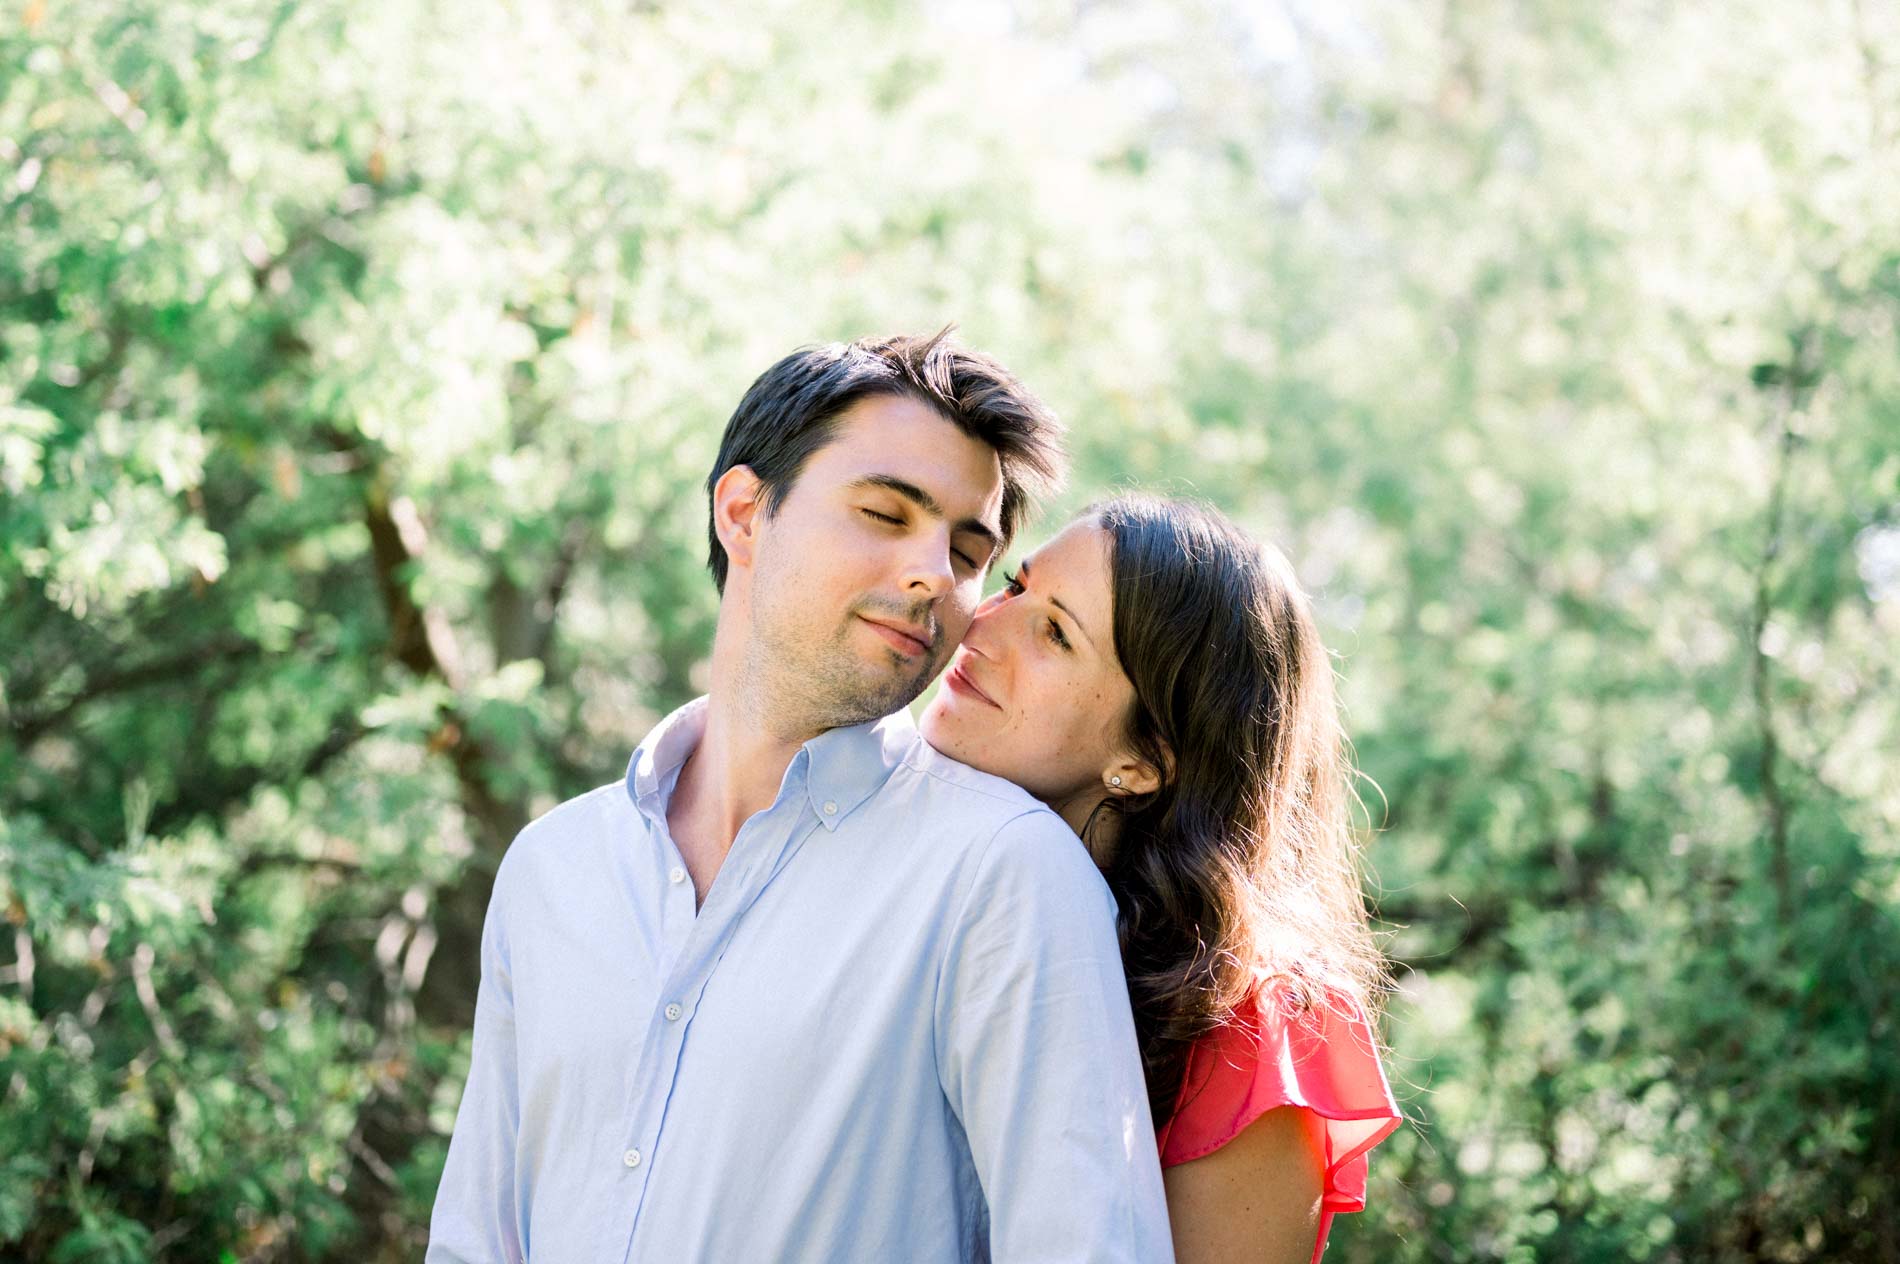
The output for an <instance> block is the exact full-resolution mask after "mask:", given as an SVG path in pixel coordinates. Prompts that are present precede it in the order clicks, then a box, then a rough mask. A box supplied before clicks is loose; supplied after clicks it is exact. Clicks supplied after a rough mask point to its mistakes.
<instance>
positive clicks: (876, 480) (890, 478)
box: [851, 474, 1003, 558]
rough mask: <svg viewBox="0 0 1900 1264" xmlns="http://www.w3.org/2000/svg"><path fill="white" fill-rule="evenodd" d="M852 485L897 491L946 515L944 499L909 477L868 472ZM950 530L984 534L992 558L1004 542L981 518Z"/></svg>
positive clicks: (923, 507)
mask: <svg viewBox="0 0 1900 1264" xmlns="http://www.w3.org/2000/svg"><path fill="white" fill-rule="evenodd" d="M851 486H853V487H858V488H863V487H877V488H882V489H883V490H884V491H887V492H896V493H897V494H898V495H899V496H902V497H903V498H904V499H905V500H908V501H910V502H911V503H912V504H914V505H916V506H917V507H918V508H919V509H921V510H923V511H924V512H925V513H927V514H929V515H930V516H931V517H933V518H942V517H944V512H943V502H942V501H940V500H938V499H937V498H936V497H935V496H932V495H931V494H930V493H929V492H927V491H925V490H924V489H923V488H921V487H919V486H917V484H915V483H913V482H911V481H909V480H908V479H902V478H898V477H897V476H896V475H895V474H866V475H865V476H864V477H863V478H860V479H858V480H857V481H856V482H854V483H852V484H851ZM950 532H951V534H952V535H960V534H968V535H976V536H982V537H983V540H984V542H985V543H986V544H988V545H989V549H990V557H991V558H994V557H995V556H996V550H997V548H998V547H999V546H1001V544H1002V543H1003V537H1002V535H1001V534H1000V533H999V532H998V531H997V530H996V528H995V527H992V526H990V525H989V524H988V523H987V522H984V521H983V520H982V519H981V518H965V519H964V520H963V521H961V522H959V523H957V524H956V525H955V526H953V527H951V528H950Z"/></svg>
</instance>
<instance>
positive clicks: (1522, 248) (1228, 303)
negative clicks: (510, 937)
mask: <svg viewBox="0 0 1900 1264" xmlns="http://www.w3.org/2000/svg"><path fill="white" fill-rule="evenodd" d="M986 21H987V22H988V24H989V25H988V26H987V27H986V26H985V25H984V23H985V22H986ZM1896 127H1900V19H1897V18H1896V16H1895V14H1894V13H1893V11H1892V10H1891V8H1890V7H1886V6H1879V5H1875V4H1871V3H1866V2H1865V0H1862V2H1860V3H1847V4H1841V5H1835V6H1831V7H1826V8H1823V9H1802V10H1795V9H1789V8H1787V7H1785V6H1771V5H1766V4H1761V3H1748V4H1744V5H1739V6H1737V5H1726V6H1720V7H1716V6H1680V7H1673V8H1668V9H1658V8H1656V7H1654V6H1650V5H1644V4H1638V3H1635V2H1634V0H1630V2H1629V3H1623V2H1621V0H1619V2H1618V3H1613V4H1609V5H1603V6H1595V7H1582V8H1579V7H1577V6H1572V5H1565V4H1560V3H1556V2H1555V0H1520V2H1518V3H1509V4H1506V3H1502V2H1488V0H1487V2H1480V0H1448V3H1446V4H1445V5H1443V6H1439V7H1433V8H1430V9H1421V8H1419V7H1417V6H1413V5H1409V4H1398V3H1391V2H1389V0H1369V2H1368V3H1363V4H1361V5H1358V6H1354V7H1351V8H1339V7H1336V6H1328V5H1319V4H1311V3H1303V2H1298V3H1296V2H1289V3H1287V4H1284V5H1281V6H1241V5H1229V4H1224V3H1215V2H1214V0H1207V2H1205V3H1201V2H1195V3H1186V4H1183V3H1172V2H1171V3H1160V2H1159V0H1155V2H1153V3H1118V4H1111V5H1090V6H1085V7H1081V8H1079V9H1077V8H1071V7H1068V6H1053V5H1050V6H1035V5H1025V6H1023V7H1020V8H1017V9H1014V10H1010V9H1005V8H1000V7H997V8H991V7H966V6H951V5H942V6H937V5H925V6H922V7H912V6H908V5H891V4H888V3H845V2H844V0H827V2H820V3H810V4H801V5H799V6H796V7H792V6H778V7H767V8H764V9H761V10H760V11H758V12H756V13H748V15H747V19H746V20H745V21H744V22H736V21H733V20H732V19H731V17H730V15H718V14H695V13H692V12H688V11H686V10H682V9H679V8H677V7H674V6H657V5H639V6H626V5H617V4H608V3H571V4H564V5H561V6H558V7H555V8H546V9H541V8H533V7H529V6H491V7H479V6H478V7H474V8H469V7H466V6H465V7H462V8H457V9H454V10H452V11H451V10H449V9H447V8H445V7H443V6H440V5H437V4H433V3H427V2H426V0H405V2H402V3H385V4H380V5H374V6H372V5H368V4H362V3H354V2H351V0H310V2H307V3H301V4H293V3H288V2H284V0H274V2H264V0H225V2H223V3H220V4H218V5H216V6H176V5H160V4H155V3H150V2H148V0H129V2H128V0H118V2H117V3H111V4H108V3H104V0H68V2H66V3H61V4H57V5H55V4H50V3H43V2H41V0H33V2H32V3H28V4H26V5H25V6H24V7H23V8H19V9H17V10H15V11H13V12H11V13H9V14H7V15H0V223H3V224H4V225H5V231H4V234H0V593H3V594H4V600H0V646H3V647H4V653H3V657H0V813H3V814H4V815H0V909H4V912H5V917H6V920H7V924H8V931H7V933H6V934H0V1112H3V1113H0V1252H16V1253H20V1254H24V1255H25V1256H26V1257H28V1258H47V1259H58V1260H72V1261H79V1260H101V1261H104V1260H139V1259H177V1260H186V1259H192V1260H195V1259H204V1258H216V1257H229V1258H232V1259H245V1260H251V1259H255V1260H265V1259H292V1258H295V1259H321V1258H353V1259H354V1258H364V1257H370V1258H386V1259H391V1260H394V1259H409V1258H414V1257H415V1255H416V1254H417V1253H418V1251H419V1248H420V1245H421V1242H422V1240H423V1237H424V1234H425V1228H426V1218H427V1210H428V1207H429V1204H430V1201H431V1199H432V1197H433V1192H434V1185H435V1180H436V1176H437V1173H438V1172H439V1169H440V1164H441V1159H442V1154H443V1150H444V1147H445V1145H446V1136H447V1131H448V1128H449V1125H450V1123H451V1122H452V1120H453V1114H454V1108H455V1104H456V1101H457V1097H458V1094H459V1090H460V1079H461V1075H462V1073H463V1068H464V1066H465V1061H466V1036H467V1027H468V1019H469V1014H470V1010H471V1007H472V1000H473V988H474V983H475V976H474V973H473V970H474V962H475V954H474V952H473V951H472V944H473V942H474V939H475V937H476V935H477V934H478V933H479V929H480V921H481V915H482V910H483V908H484V906H485V901H486V895H487V890H488V883H489V878H490V875H492V872H493V868H494V864H495V862H496V861H497V860H498V858H499V856H500V854H501V851H502V850H503V848H504V847H505V846H506V844H507V842H508V840H509V839H510V838H511V837H512V835H513V833H514V831H515V830H516V829H517V828H518V827H519V826H520V824H521V823H522V822H524V821H525V820H527V819H528V818H529V817H531V816H532V815H533V814H535V813H537V812H538V811H540V810H543V809H544V808H545V807H547V806H549V805H551V804H552V803H554V802H556V801H558V800H559V799H560V798H562V797H565V796H567V795H570V794H573V793H577V792H579V791H580V790H583V789H585V788H587V787H589V786H591V785H594V784H598V783H600V782H603V781H606V780H610V779H612V778H613V777H615V776H617V775H618V773H619V771H620V768H621V766H622V765H623V763H624V760H625V758H626V756H627V752H628V751H629V750H630V748H631V746H632V745H633V743H634V742H635V741H636V740H637V739H638V737H639V735H640V734H641V733H642V732H643V731H644V730H645V728H646V727H647V725H648V724H649V723H650V722H651V721H652V720H653V719H654V718H656V717H657V716H658V715H659V714H662V713H663V712H664V711H665V710H666V709H668V708H670V707H672V706H673V705H675V704H676V703H678V702H679V701H681V700H683V699H684V698H686V697H688V696H690V695H691V694H692V693H693V692H694V691H695V682H696V680H697V679H698V678H699V677H698V672H699V669H700V662H701V659H702V657H703V654H704V651H705V647H706V643H707V638H708V634H709V630H710V626H711V616H712V613H713V601H712V593H711V587H710V584H709V583H708V582H707V581H706V579H705V577H704V572H703V570H702V569H701V558H702V556H703V533H704V527H703V521H704V520H703V500H702V493H701V490H700V483H701V480H702V479H703V477H704V471H705V468H706V466H707V465H708V463H709V462H710V460H711V456H712V452H713V449H714V446H715V444H716V439H717V434H718V430H719V427H720V425H721V423H722V422H723V419H724V416H725V414H726V413H727V411H729V409H730V407H731V405H732V404H733V403H734V402H735V401H736V400H737V398H738V396H739V394H740V393H741V392H742V391H743V389H744V387H745V385H746V383H747V382H749V380H750V379H751V377H752V376H753V375H754V374H755V373H757V372H758V371H759V370H760V369H762V368H763V367H765V366H766V365H767V364H769V363H770V362H771V361H772V360H773V359H775V358H776V357H777V356H779V355H780V354H782V353H783V352H784V351H786V350H788V349H790V348H791V347H792V346H794V345H797V344H798V343H801V342H805V341H809V340H812V339H815V338H823V337H833V336H851V335H855V334H857V333H860V332H864V331H866V330H873V329H896V328H904V329H924V328H932V327H935V326H936V325H938V324H940V323H941V322H942V321H944V320H945V319H949V318H956V319H959V320H961V321H962V322H963V324H964V330H965V334H966V336H967V337H968V338H969V339H970V340H971V341H973V342H975V343H977V344H978V345H982V346H985V347H987V348H990V349H993V350H995V351H997V352H998V353H999V354H1001V355H1002V356H1003V357H1004V358H1005V359H1006V360H1007V361H1008V362H1010V363H1011V364H1012V365H1013V366H1015V367H1017V368H1018V369H1019V370H1020V371H1021V372H1023V373H1024V375H1025V376H1026V377H1027V378H1029V380H1031V381H1032V382H1033V383H1035V384H1037V385H1038V386H1039V387H1040V388H1041V389H1042V390H1043V391H1044V392H1045V393H1046V394H1048V395H1049V397H1050V398H1051V399H1052V401H1054V402H1055V403H1056V404H1057V405H1058V407H1059V408H1060V409H1061V410H1062V411H1063V412H1065V413H1066V414H1067V415H1068V416H1069V417H1070V419H1071V422H1072V424H1073V425H1074V426H1075V433H1074V440H1075V444H1074V446H1075V448H1076V452H1077V456H1078V466H1079V468H1078V477H1077V480H1076V482H1077V486H1076V488H1075V491H1074V493H1073V500H1074V501H1075V502H1077V503H1079V502H1080V501H1082V500H1085V499H1087V498H1088V497H1089V496H1090V495H1092V494H1094V493H1095V492H1097V491H1099V489H1100V488H1101V487H1102V486H1103V485H1105V484H1109V483H1113V482H1116V481H1120V480H1124V479H1137V480H1141V481H1144V482H1148V483H1152V484H1156V485H1159V486H1162V487H1172V488H1176V489H1180V490H1192V491H1198V492H1199V493H1201V494H1204V495H1207V496H1210V497H1212V498H1214V499H1216V500H1218V501H1220V502H1221V503H1223V504H1225V505H1226V506H1227V507H1229V508H1230V509H1232V510H1233V511H1234V512H1236V514H1238V515H1239V516H1240V517H1241V518H1242V519H1243V520H1244V521H1247V522H1249V523H1250V524H1252V525H1253V526H1255V527H1257V528H1259V529H1260V530H1262V531H1263V533H1266V534H1270V535H1272V536H1274V537H1276V538H1277V539H1279V540H1280V541H1281V542H1282V543H1283V544H1285V545H1286V546H1287V547H1288V548H1289V551H1290V552H1291V553H1292V554H1293V556H1294V558H1295V560H1296V562H1297V563H1298V564H1299V566H1300V568H1301V571H1302V573H1303V574H1304V575H1305V577H1306V578H1307V580H1308V582H1309V584H1310V585H1311V586H1312V587H1314V589H1315V590H1316V592H1317V594H1318V596H1319V599H1320V602H1321V606H1322V609H1323V611H1324V613H1325V616H1326V618H1327V621H1328V624H1329V632H1330V635H1331V637H1332V639H1333V641H1334V643H1335V644H1336V645H1337V646H1338V648H1340V649H1341V650H1342V651H1343V652H1344V664H1343V666H1344V673H1345V677H1346V684H1347V694H1348V698H1349V700H1350V701H1351V704H1352V708H1353V710H1352V715H1351V717H1350V723H1351V727H1352V729H1353V732H1354V733H1355V735H1356V737H1357V740H1358V746H1359V753H1360V757H1361V760H1362V762H1363V764H1364V765H1365V767H1366V769H1367V771H1368V772H1369V773H1370V774H1371V776H1372V777H1373V778H1374V779H1375V780H1376V781H1377V782H1378V784H1379V786H1380V787H1381V789H1382V791H1383V795H1384V802H1383V805H1381V800H1380V798H1379V797H1378V796H1376V795H1369V798H1370V799H1371V801H1372V803H1373V804H1374V810H1373V816H1374V817H1375V819H1377V820H1379V821H1380V822H1381V823H1382V824H1383V825H1384V826H1385V829H1384V832H1383V834H1382V835H1381V837H1380V838H1379V840H1378V842H1377V845H1376V846H1375V847H1374V849H1373V852H1372V856H1373V860H1374V863H1375V867H1376V869H1377V882H1376V884H1375V890H1374V894H1375V896H1377V897H1378V898H1379V899H1380V901H1381V904H1382V907H1383V910H1384V913H1385V916H1386V917H1387V918H1388V919H1389V920H1390V921H1391V922H1392V923H1393V924H1394V926H1395V927H1396V929H1395V935H1394V939H1393V950H1394V953H1395V955H1396V957H1397V958H1398V960H1399V962H1400V964H1401V966H1402V979H1401V990H1400V994H1399V996H1398V998H1397V999H1396V1001H1395V1004H1394V1006H1393V1010H1392V1021H1391V1024H1390V1036H1391V1039H1392V1041H1393V1043H1394V1046H1395V1048H1396V1050H1397V1057H1396V1058H1395V1061H1394V1070H1395V1072H1397V1074H1398V1076H1399V1078H1400V1079H1401V1081H1402V1082H1403V1084H1405V1085H1410V1086H1411V1087H1410V1088H1403V1087H1402V1088H1401V1093H1402V1095H1403V1096H1405V1097H1406V1100H1407V1101H1408V1103H1409V1106H1410V1109H1411V1110H1412V1111H1413V1112H1414V1113H1415V1115H1416V1116H1417V1117H1418V1124H1419V1126H1418V1127H1417V1128H1416V1129H1414V1130H1410V1131H1408V1132H1404V1133H1401V1134H1400V1135H1399V1136H1398V1137H1397V1138H1395V1139H1394V1140H1393V1141H1391V1142H1388V1143H1387V1145H1386V1146H1385V1147H1384V1148H1383V1149H1382V1150H1381V1151H1380V1152H1379V1154H1378V1156H1377V1157H1376V1158H1375V1160H1374V1165H1373V1170H1374V1189H1373V1197H1372V1205H1371V1207H1370V1209H1369V1210H1368V1212H1367V1213H1365V1214H1364V1215H1362V1216H1359V1217H1353V1218H1349V1219H1348V1220H1346V1221H1343V1222H1342V1223H1341V1224H1340V1226H1339V1228H1338V1230H1337V1231H1336V1233H1335V1246H1334V1249H1333V1254H1334V1255H1338V1256H1342V1257H1344V1258H1348V1259H1355V1260H1357V1259H1365V1260H1371V1259H1379V1260H1400V1261H1405V1260H1420V1261H1424V1260H1467V1259H1468V1260H1507V1259H1533V1258H1535V1259H1545V1258H1549V1259H1575V1260H1612V1259H1616V1260H1621V1259H1659V1260H1666V1259H1717V1260H1750V1259H1762V1258H1772V1259H1784V1260H1821V1259H1875V1260H1900V1217H1897V1216H1896V1213H1895V1210H1894V1209H1895V1208H1896V1207H1900V1101H1897V1100H1896V1092H1897V1090H1896V1088H1895V1085H1896V1084H1900V1065H1897V1064H1896V1063H1897V1062H1900V1055H1896V1053H1895V1047H1896V1041H1895V1038H1894V1036H1895V1032H1894V1015H1893V1012H1892V1005H1893V997H1894V994H1895V984H1896V982H1900V948H1897V947H1896V946H1895V945H1896V944H1900V935H1896V933H1895V932H1896V930H1900V927H1896V925H1895V921H1896V916H1895V907H1896V897H1900V774H1897V773H1896V771H1895V761H1894V758H1893V754H1892V751H1893V750H1894V749H1895V748H1896V746H1900V742H1896V736H1897V735H1900V717H1897V716H1896V709H1897V708H1900V680H1896V674H1897V672H1900V662H1897V661H1896V655H1895V654H1894V653H1893V650H1892V646H1893V645H1894V643H1895V638H1896V634H1900V442H1896V440H1900V357H1896V356H1895V354H1894V351H1895V342H1896V311H1897V310H1900V231H1896V230H1895V228H1894V227H1893V224H1892V217H1891V215H1889V214H1887V213H1886V208H1887V207H1888V206H1890V205H1891V204H1892V202H1893V200H1894V194H1895V193H1896V192H1900V189H1897V188H1896V184H1897V183H1900V175H1896V173H1897V172H1900V164H1896V163H1895V162H1894V139H1895V129H1896ZM9 940H10V942H8V941H9Z"/></svg>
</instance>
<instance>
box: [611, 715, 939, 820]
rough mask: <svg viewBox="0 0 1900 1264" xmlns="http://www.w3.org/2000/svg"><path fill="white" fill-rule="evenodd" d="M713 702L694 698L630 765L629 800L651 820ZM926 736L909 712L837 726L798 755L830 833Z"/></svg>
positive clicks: (661, 815)
mask: <svg viewBox="0 0 1900 1264" xmlns="http://www.w3.org/2000/svg"><path fill="white" fill-rule="evenodd" d="M709 706H710V699H708V698H705V697H700V698H695V699H694V700H693V701H691V702H689V703H687V704H686V705H685V706H683V707H681V708H679V709H678V710H677V711H675V712H673V713H672V714H671V715H669V716H667V717H666V718H665V719H664V720H661V721H660V722H659V724H657V725H655V726H654V728H653V731H652V732H650V733H648V734H647V736H646V740H645V741H643V742H641V743H640V745H639V748H638V749H636V750H635V751H634V752H633V759H632V760H631V761H629V763H628V764H627V777H626V787H627V797H628V798H630V799H632V800H633V803H634V806H635V807H637V808H638V809H639V810H640V811H641V812H642V813H644V814H645V815H647V816H648V817H649V818H656V819H659V820H664V819H665V816H666V799H667V797H669V795H670V794H671V790H672V785H673V782H674V781H675V780H676V779H677V776H678V773H679V770H680V767H681V766H682V765H684V764H685V763H686V758H687V756H689V755H691V754H692V753H693V750H694V749H695V748H696V747H697V746H698V745H699V740H700V738H701V737H703V736H704V735H705V732H706V713H707V710H708V708H709ZM920 740H921V739H920V738H919V737H918V736H917V725H916V723H915V722H914V721H912V719H911V718H910V712H909V711H908V710H904V709H900V710H898V711H896V712H894V713H892V714H891V715H887V716H885V717H884V718H883V719H881V720H868V721H866V722H865V723H863V724H853V725H850V726H849V727H846V728H838V729H830V730H827V731H826V732H823V733H820V734H819V735H818V736H817V737H814V738H812V739H811V740H810V741H809V742H806V743H805V745H804V746H803V747H801V748H800V750H799V753H798V754H797V755H795V756H793V759H792V768H793V770H796V769H797V767H798V766H799V764H800V763H803V764H804V770H805V787H804V788H805V796H806V799H807V801H808V802H809V803H810V805H811V810H812V813H813V815H815V816H816V817H817V818H818V819H819V821H820V822H822V823H823V824H824V827H825V828H826V829H827V830H835V829H837V828H838V824H839V822H841V821H843V820H844V818H845V817H847V816H849V815H851V813H852V812H853V811H854V810H856V809H857V807H858V806H859V805H860V804H862V803H863V802H864V801H865V800H866V799H868V798H870V797H871V796H872V795H873V794H875V793H876V792H877V790H878V789H879V788H880V787H881V786H883V784H884V783H885V781H887V780H888V779H889V778H890V775H891V772H892V770H894V769H895V768H896V767H897V766H898V765H899V764H900V763H902V762H903V761H904V759H905V757H906V756H907V755H908V754H909V753H910V750H911V747H912V746H914V745H915V744H916V743H917V742H918V741H920Z"/></svg>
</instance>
